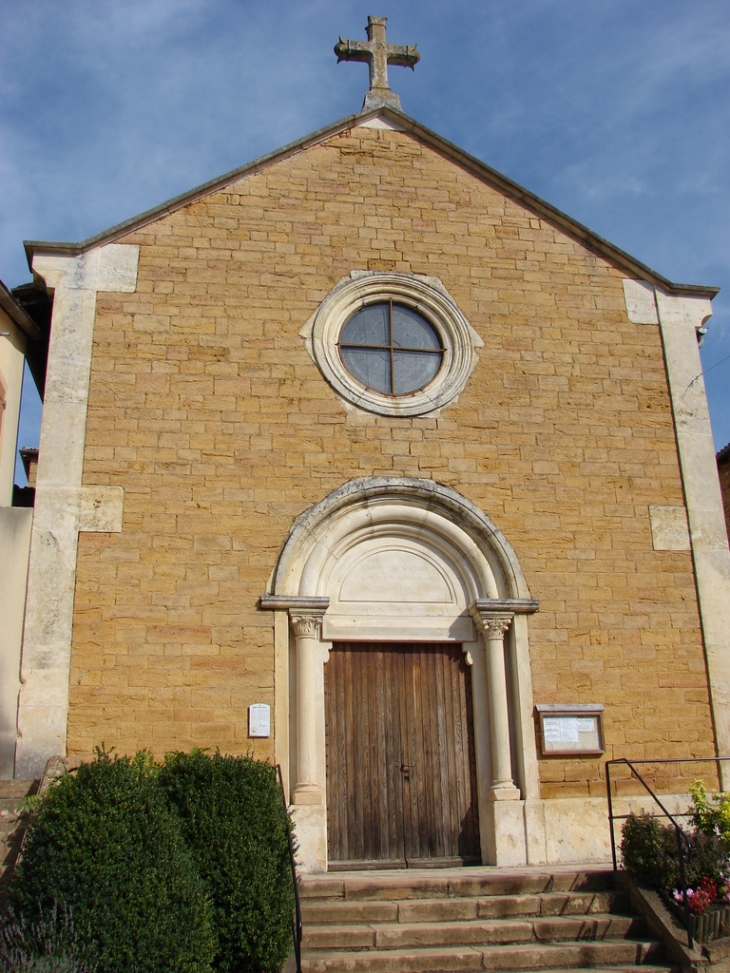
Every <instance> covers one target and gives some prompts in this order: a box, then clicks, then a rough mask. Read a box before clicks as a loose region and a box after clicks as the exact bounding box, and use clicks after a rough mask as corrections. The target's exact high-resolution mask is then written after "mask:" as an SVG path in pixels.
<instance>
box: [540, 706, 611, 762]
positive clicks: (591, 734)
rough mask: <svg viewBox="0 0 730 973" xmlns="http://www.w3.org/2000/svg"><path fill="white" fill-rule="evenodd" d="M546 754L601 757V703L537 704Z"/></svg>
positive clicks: (541, 738)
mask: <svg viewBox="0 0 730 973" xmlns="http://www.w3.org/2000/svg"><path fill="white" fill-rule="evenodd" d="M535 709H536V710H537V718H538V735H539V739H540V752H541V755H542V756H543V757H597V756H599V755H600V754H602V753H603V752H604V749H603V719H602V718H603V706H602V705H601V704H600V703H593V704H591V703H587V704H583V705H580V704H574V703H566V704H564V705H559V704H553V703H551V704H543V705H541V706H536V707H535Z"/></svg>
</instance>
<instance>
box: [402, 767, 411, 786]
mask: <svg viewBox="0 0 730 973" xmlns="http://www.w3.org/2000/svg"><path fill="white" fill-rule="evenodd" d="M400 772H401V773H402V774H403V780H404V781H405V782H406V783H408V782H409V781H410V779H411V778H410V773H411V768H410V767H409V766H408V764H401V765H400Z"/></svg>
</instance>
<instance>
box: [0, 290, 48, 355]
mask: <svg viewBox="0 0 730 973" xmlns="http://www.w3.org/2000/svg"><path fill="white" fill-rule="evenodd" d="M0 307H2V309H3V311H5V313H6V314H7V315H8V317H9V318H11V319H12V321H13V322H14V323H15V324H17V326H18V327H19V328H20V330H21V331H22V332H23V333H24V334H25V335H26V336H27V337H28V338H31V339H32V340H33V341H37V340H38V339H39V338H42V337H43V335H42V334H41V330H40V328H39V327H38V325H37V324H36V323H35V321H34V320H33V318H32V317H31V316H30V314H28V312H27V311H26V310H25V308H24V307H21V305H20V304H19V303H18V302H17V301H16V300H15V298H14V297H13V295H12V294H11V293H10V291H9V290H8V289H7V287H6V286H5V284H3V282H2V281H1V280H0Z"/></svg>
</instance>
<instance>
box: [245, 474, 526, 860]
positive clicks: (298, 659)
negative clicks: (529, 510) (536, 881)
mask: <svg viewBox="0 0 730 973" xmlns="http://www.w3.org/2000/svg"><path fill="white" fill-rule="evenodd" d="M270 592H271V593H270V594H269V595H267V596H265V597H264V598H262V600H261V607H262V608H268V609H274V610H278V611H280V612H282V613H283V612H284V611H286V612H287V613H288V626H287V633H288V635H289V636H290V637H289V640H288V652H287V657H286V660H284V661H286V662H287V663H288V667H289V673H290V678H289V687H290V691H289V695H288V700H287V704H288V709H289V717H290V719H289V738H290V747H289V749H288V754H287V756H288V760H287V763H288V769H289V781H290V793H291V800H292V805H293V807H294V814H295V818H296V820H297V827H298V834H299V843H300V847H302V849H303V853H304V854H303V857H304V860H305V867H308V868H310V869H312V870H317V869H321V868H325V867H327V864H328V861H329V859H330V858H331V857H332V858H334V859H335V860H339V861H345V862H352V861H358V860H359V859H358V858H357V856H356V855H355V856H354V857H353V853H351V852H350V851H348V850H347V848H344V850H343V834H342V827H343V821H342V818H341V817H339V818H338V815H337V814H336V813H334V809H333V808H332V807H330V813H329V815H328V810H327V804H328V798H329V802H330V804H332V802H333V801H338V802H340V803H342V802H343V801H344V802H345V803H348V802H351V801H354V800H361V801H362V794H363V791H362V787H368V788H369V792H368V793H370V794H374V795H377V796H378V799H380V797H381V796H382V795H381V792H382V787H381V785H383V786H384V787H385V788H386V793H387V789H388V787H390V791H391V796H392V800H390V801H389V802H386V807H385V808H384V809H382V808H381V811H382V813H381V812H378V814H376V815H375V817H374V818H373V817H372V815H371V817H370V819H369V821H370V823H371V825H372V826H373V827H375V828H376V831H377V834H375V835H371V836H370V839H368V840H370V842H371V843H370V846H368V847H369V851H368V854H370V853H372V851H373V849H374V848H376V847H378V848H381V849H383V851H382V853H379V854H378V856H377V857H376V858H375V859H373V860H375V861H377V860H378V858H379V859H380V860H388V857H389V855H390V854H391V852H392V850H393V849H394V848H396V846H397V844H398V842H400V841H401V837H402V835H401V831H402V832H403V834H405V831H406V829H407V828H408V827H411V830H412V825H413V816H412V815H411V816H410V817H409V814H408V813H407V812H408V806H409V801H410V791H411V789H410V788H409V790H408V791H405V792H404V790H403V787H402V786H401V790H400V794H398V793H396V791H397V784H398V780H397V778H396V774H395V765H396V763H397V764H398V776H399V777H400V783H401V785H405V784H409V785H410V784H411V783H413V784H414V785H416V784H417V786H418V787H420V788H421V793H420V799H421V801H422V802H423V801H426V802H428V801H429V800H430V803H431V811H430V815H431V816H430V819H429V820H430V822H431V823H430V824H429V825H428V826H426V825H425V824H424V820H425V819H426V818H428V815H426V816H425V818H424V819H421V820H420V823H419V821H418V820H417V822H416V823H417V828H416V834H415V837H414V838H413V841H412V843H411V851H413V849H416V851H418V849H420V848H421V847H425V848H426V849H427V850H428V857H435V858H438V857H441V858H442V859H444V860H448V859H452V858H454V857H458V855H457V856H454V855H453V854H452V852H453V851H454V847H456V850H457V852H459V841H461V848H462V849H463V848H467V846H468V841H466V839H465V834H466V832H467V831H469V829H470V828H471V834H472V835H478V836H479V837H478V842H477V843H478V851H477V854H478V855H479V856H480V857H481V860H482V861H485V862H490V863H504V864H518V863H520V862H524V861H525V855H526V852H525V835H524V814H523V807H522V805H523V803H524V800H525V799H529V798H530V797H535V796H537V774H536V765H535V753H534V737H533V733H534V731H533V725H532V692H531V683H530V671H529V653H528V644H527V616H528V615H529V614H530V613H532V612H534V611H536V610H537V604H536V602H534V601H532V600H531V599H530V597H529V592H528V590H527V586H526V584H525V581H524V577H523V575H522V572H521V571H520V568H519V564H518V562H517V559H516V557H515V555H514V552H513V551H512V548H511V547H510V545H509V544H508V543H507V541H506V538H505V537H504V535H502V534H501V532H500V531H499V530H498V529H497V528H496V526H495V525H494V524H493V523H492V522H491V521H490V520H489V519H488V518H487V517H486V516H485V515H484V514H483V513H482V512H481V511H480V510H478V508H476V507H475V506H474V505H473V504H471V503H470V502H469V501H468V500H466V498H464V497H462V496H461V495H460V494H458V493H456V492H455V491H453V490H451V489H449V488H448V487H444V486H441V485H439V484H436V483H434V482H433V481H430V480H416V479H409V478H401V477H398V478H368V479H363V480H357V481H353V482H351V483H348V484H346V485H345V486H343V487H342V488H340V489H339V490H337V491H335V492H334V493H333V494H330V496H329V497H327V498H326V499H325V500H323V501H322V502H321V503H319V504H317V505H316V506H315V507H313V508H311V509H310V510H308V511H307V512H306V513H305V514H303V515H302V516H301V517H300V518H299V519H298V520H297V522H296V523H295V525H294V528H293V530H292V532H291V533H290V535H289V538H288V539H287V541H286V543H285V545H284V547H283V548H282V551H281V554H280V557H279V560H278V563H277V566H276V568H275V571H274V573H273V575H272V583H271V588H270ZM281 631H282V626H280V627H279V632H280V633H281ZM281 641H282V639H280V641H279V643H277V644H278V645H280V647H281ZM331 654H332V655H333V656H336V661H335V663H334V665H332V662H330V661H328V660H329V659H330V657H331ZM355 659H357V660H358V661H357V663H356V666H357V667H358V668H357V672H355V671H354V670H353V660H355ZM414 660H417V661H416V662H415V664H414ZM446 660H449V661H446ZM348 665H349V670H348ZM330 666H331V668H329V667H330ZM384 667H385V668H388V667H390V668H389V670H388V671H389V683H388V691H391V690H395V691H397V692H398V693H399V694H400V696H399V702H398V705H397V706H396V705H394V704H393V701H392V696H391V697H390V699H391V702H390V704H389V702H388V697H387V694H386V695H383V693H384V692H385V690H384V687H385V683H384V682H383V679H384V674H383V668H384ZM282 668H284V663H283V661H282ZM328 671H329V672H330V673H332V675H331V676H326V673H327V672H328ZM348 672H349V674H348ZM398 672H400V673H402V678H401V677H400V676H397V675H396V674H397V673H398ZM414 673H416V674H417V676H418V680H419V685H422V684H423V680H424V679H425V680H426V685H425V689H423V687H422V688H421V689H419V690H418V692H416V691H415V690H414V688H413V687H414V685H415V684H414ZM353 678H356V679H358V680H360V688H359V689H358V690H357V692H358V693H359V696H358V705H359V704H360V703H361V702H362V698H363V693H365V694H367V698H368V702H367V706H368V710H367V711H368V720H370V712H371V710H370V707H371V706H372V707H373V708H374V711H373V719H374V722H373V724H372V726H373V727H374V728H377V733H376V742H375V743H374V742H373V739H372V733H373V732H375V729H373V730H372V731H368V732H367V733H363V732H360V733H359V736H358V737H357V738H356V739H354V740H351V739H349V738H348V736H349V735H352V728H353V727H355V726H356V725H361V724H362V722H363V721H362V718H359V720H358V718H357V717H356V715H355V714H354V713H353V711H352V700H353V698H354V697H353V688H354V687H353V684H352V680H353ZM396 679H400V682H395V681H394V680H396ZM378 680H380V683H379V682H378ZM454 680H455V681H454ZM439 681H440V682H439ZM447 682H448V684H449V686H450V687H451V689H450V690H449V694H450V695H449V694H447V692H446V690H445V689H444V686H445V685H446V683H447ZM330 683H331V684H332V691H331V692H330ZM378 685H380V687H381V688H380V689H379V688H378ZM326 686H327V692H328V693H330V697H331V698H330V699H329V701H328V702H326V693H325V688H326ZM439 686H441V688H439ZM454 687H455V688H454ZM338 692H339V693H340V697H339V698H340V703H339V704H335V703H334V700H335V699H336V694H337V693H338ZM332 693H334V694H335V695H334V696H333V695H332ZM447 696H448V698H447ZM346 697H347V698H346ZM457 697H459V699H460V700H461V702H460V703H459V706H457V708H456V710H455V709H454V705H453V704H454V703H455V700H456V698H457ZM467 699H468V702H465V701H466V700H467ZM348 700H349V702H348ZM449 700H450V701H451V709H449ZM338 706H339V710H338ZM348 706H349V707H350V709H349V710H348V709H347V707H348ZM409 706H410V707H411V709H412V711H413V716H412V719H414V720H416V723H417V729H419V730H420V731H421V733H423V734H427V735H430V739H431V740H432V741H436V744H437V748H438V747H442V746H443V747H446V750H444V753H443V762H444V763H445V764H446V765H449V773H453V774H454V775H456V776H457V777H458V778H459V780H461V782H462V783H463V779H464V778H465V777H466V778H467V779H468V781H469V782H471V780H472V779H473V781H474V790H475V793H474V794H472V795H469V794H467V795H466V797H464V792H463V787H462V798H461V804H460V803H459V801H458V800H457V801H456V803H455V804H454V803H453V802H451V803H450V802H449V801H448V800H446V801H445V802H442V805H441V809H440V811H439V810H434V808H435V806H436V805H437V804H438V801H437V800H436V796H437V791H441V792H442V793H443V792H444V791H445V790H448V789H449V788H453V789H454V790H456V789H458V784H459V780H453V779H451V778H449V777H448V776H444V774H442V773H441V770H438V773H436V771H435V770H434V766H435V765H436V764H439V761H440V760H441V758H438V760H435V758H434V755H433V745H426V744H423V746H422V747H421V749H420V750H418V751H417V752H414V753H413V754H412V756H413V760H414V762H415V761H417V760H420V761H421V764H422V768H421V771H419V772H418V773H419V779H418V781H417V782H416V781H412V780H410V779H409V780H407V781H404V780H403V777H410V775H409V774H408V771H404V770H401V767H402V766H405V767H410V766H411V764H409V763H408V760H407V759H404V755H405V756H407V757H408V759H411V755H410V750H409V749H408V747H407V746H406V748H405V749H403V746H404V737H403V732H402V729H400V727H401V726H402V721H403V718H404V713H405V714H406V718H408V717H407V714H408V712H409ZM333 707H334V708H333ZM459 707H461V708H459ZM338 712H339V715H336V714H337V713H338ZM348 714H349V715H348ZM348 720H349V723H348ZM378 720H379V721H380V722H379V723H378ZM439 720H440V721H441V726H442V729H443V730H444V732H443V733H442V734H441V737H439ZM328 721H329V723H330V724H331V728H330V729H329V737H330V739H328ZM454 721H458V723H459V725H460V727H461V730H460V732H461V733H462V735H463V734H464V733H466V737H467V740H466V747H464V746H462V745H461V744H459V745H458V746H456V745H455V744H453V743H449V739H448V733H446V731H445V727H446V724H447V723H448V722H450V723H451V724H452V728H453V726H454V725H455V722H454ZM419 723H420V725H418V724H419ZM333 734H335V735H336V736H337V739H335V738H334V737H333ZM377 734H380V737H379V739H380V743H377ZM399 734H400V740H399V741H398V743H397V745H396V742H395V741H396V738H397V737H398V736H399ZM452 735H453V734H452ZM406 736H407V734H406ZM470 736H471V739H472V741H473V743H472V746H471V752H470V751H469V737H470ZM406 742H407V741H406ZM376 744H377V745H376ZM363 746H367V747H371V748H372V747H373V746H375V747H376V750H377V748H378V747H379V748H380V749H379V750H378V752H377V753H376V755H375V757H376V764H377V766H378V767H379V768H380V770H379V775H380V773H381V772H382V774H384V775H385V777H384V779H383V781H381V780H380V779H379V775H376V777H375V778H374V779H371V780H369V781H367V782H366V783H365V784H363V782H362V779H360V780H359V782H358V781H357V780H355V779H354V778H353V779H352V780H351V779H350V778H351V777H352V774H350V775H349V776H348V778H347V780H346V781H345V784H346V787H345V790H344V791H343V788H342V786H339V785H338V787H333V786H331V784H332V782H331V781H330V782H329V785H328V773H329V774H330V775H331V774H333V773H343V771H342V768H341V765H340V768H339V770H336V769H335V768H336V767H337V760H335V758H334V754H335V753H336V754H337V755H338V756H339V755H340V754H341V753H342V752H343V749H344V751H345V752H347V749H348V748H350V749H351V750H352V753H353V754H354V755H355V756H356V754H357V751H358V750H360V751H362V748H363ZM328 747H329V751H328ZM399 747H400V749H399ZM333 748H334V749H333ZM449 748H451V749H449ZM457 751H458V753H459V756H458V760H457V756H456V755H457ZM470 761H471V765H473V777H472V775H471V769H470ZM386 764H388V767H387V768H386ZM439 766H440V764H439ZM344 772H345V773H346V774H347V771H344ZM388 775H390V777H388ZM371 776H372V775H371ZM389 781H390V782H389ZM340 783H341V782H340ZM348 787H349V788H350V789H349V791H348V790H347V788H348ZM358 787H359V788H360V791H358ZM353 788H354V790H353ZM378 788H380V790H378ZM414 789H415V788H414ZM464 801H466V803H464ZM447 805H448V807H449V808H450V810H449V811H448V814H451V816H452V818H453V816H454V815H456V816H457V817H459V816H461V817H460V818H459V821H458V826H456V825H453V826H450V827H452V830H453V829H454V827H460V828H461V831H458V830H457V832H456V836H455V839H454V841H455V842H456V845H455V846H454V842H453V841H452V843H451V845H450V846H449V848H448V849H445V848H444V847H443V846H438V843H437V842H436V843H434V838H433V835H434V833H435V831H436V830H438V825H437V824H435V823H434V822H435V821H436V818H437V817H438V814H439V813H441V814H442V816H443V814H446V813H447V812H446V811H445V810H444V808H445V807H446V806H447ZM477 809H478V811H477ZM338 811H339V809H338ZM470 814H471V815H472V817H473V816H475V815H476V819H474V820H472V822H471V824H470V822H469V815H470ZM389 819H390V821H391V823H390V826H389V827H390V828H391V831H390V832H388V833H387V834H382V833H381V831H382V828H383V827H384V825H383V822H387V821H388V820H389ZM396 819H397V820H396ZM373 822H375V825H373ZM366 824H367V822H366ZM462 825H463V827H462ZM349 827H350V825H347V828H349ZM333 829H339V831H338V833H334V832H333ZM399 829H400V830H399ZM361 830H362V829H361ZM328 832H329V833H328ZM462 832H463V833H462ZM345 837H346V839H347V841H349V839H350V834H349V831H348V833H347V834H346V835H345ZM422 839H423V843H422ZM358 840H359V839H358ZM345 844H346V842H345ZM328 847H329V851H328ZM353 847H355V846H353ZM361 847H364V846H361ZM388 849H390V850H388ZM366 850H367V849H366ZM446 850H448V852H449V853H448V854H446V853H444V852H445V851H446ZM337 856H341V857H339V858H338V857H337ZM410 857H412V858H415V859H418V858H420V857H421V856H420V855H419V854H411V855H410ZM460 857H462V858H463V859H467V860H468V859H470V858H472V857H474V848H473V847H471V848H468V850H467V851H466V852H465V853H464V854H461V855H460ZM408 858H409V854H407V853H406V854H404V855H403V856H400V855H395V857H394V859H393V861H394V863H395V864H399V863H404V862H405V861H407V860H408ZM366 860H370V859H366Z"/></svg>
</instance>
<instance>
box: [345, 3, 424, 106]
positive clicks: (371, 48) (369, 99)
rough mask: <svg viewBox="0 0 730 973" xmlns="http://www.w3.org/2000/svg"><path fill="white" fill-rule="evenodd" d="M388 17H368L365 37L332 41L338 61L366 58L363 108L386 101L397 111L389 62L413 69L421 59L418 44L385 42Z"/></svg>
mask: <svg viewBox="0 0 730 973" xmlns="http://www.w3.org/2000/svg"><path fill="white" fill-rule="evenodd" d="M387 19H388V18H387V17H368V26H367V32H368V39H367V41H346V40H343V38H342V37H340V40H339V42H338V43H337V44H335V54H336V55H337V63H338V64H339V62H340V61H367V62H368V66H369V68H370V90H369V91H368V92H367V94H366V95H365V101H364V102H363V106H362V107H363V111H364V110H366V109H369V108H379V107H380V106H381V105H389V106H390V107H391V108H397V109H398V110H399V111H400V110H401V107H400V98H399V97H398V95H396V94H395V93H394V92H393V91H391V90H390V85H389V84H388V65H389V64H400V65H402V66H403V67H405V68H411V70H413V68H414V65H416V64H417V63H418V61H420V59H421V55H420V54H419V53H418V50H417V45H416V44H412V45H410V46H408V47H406V46H405V45H404V44H388V43H386V40H385V24H386V21H387Z"/></svg>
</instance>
